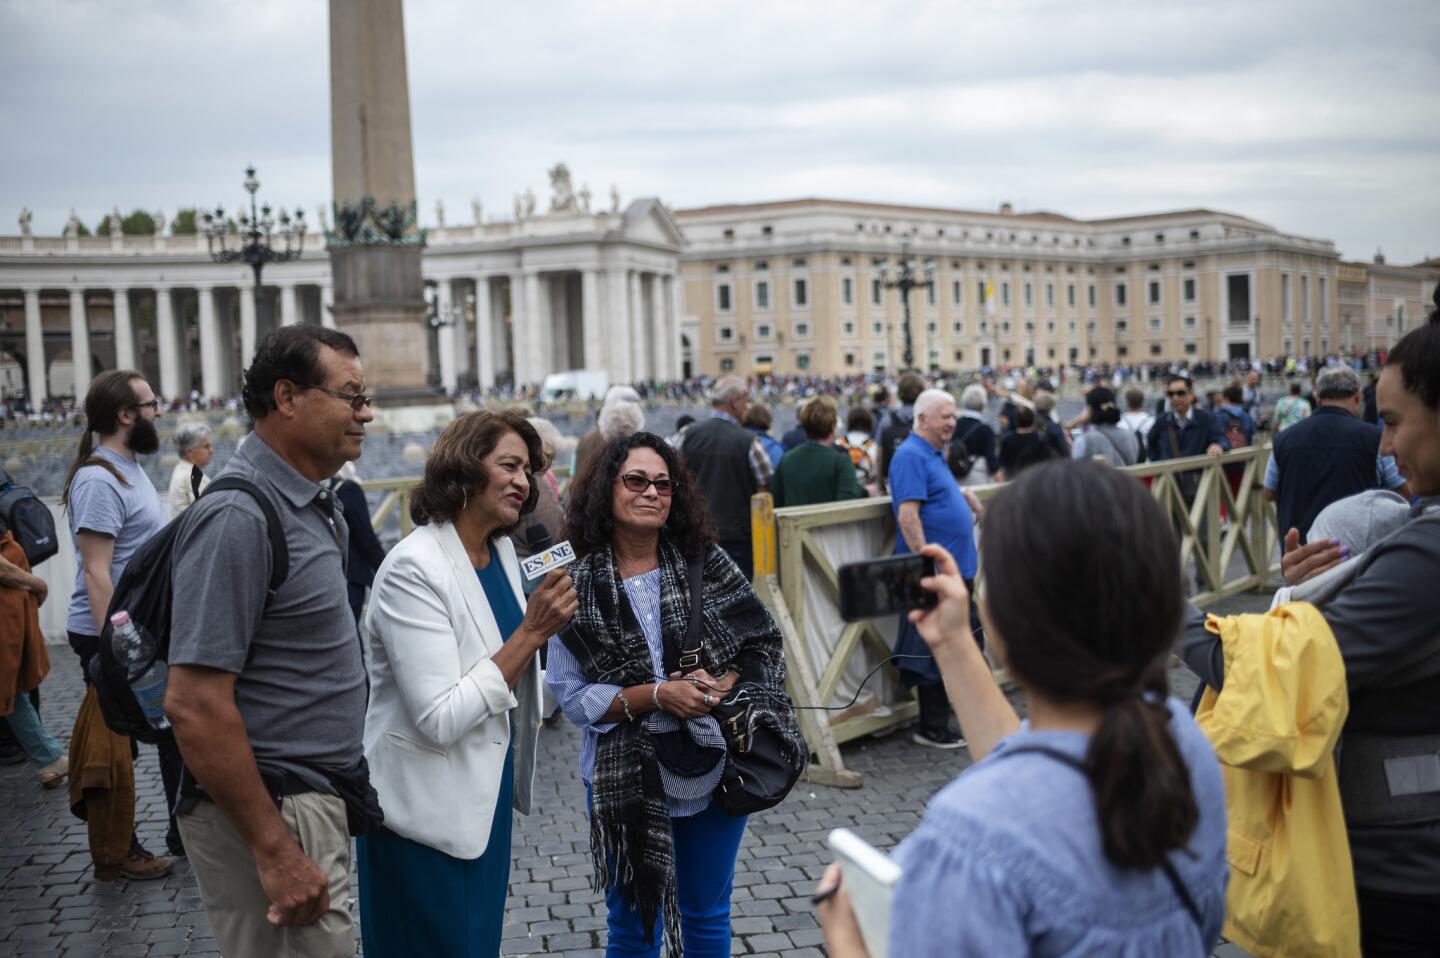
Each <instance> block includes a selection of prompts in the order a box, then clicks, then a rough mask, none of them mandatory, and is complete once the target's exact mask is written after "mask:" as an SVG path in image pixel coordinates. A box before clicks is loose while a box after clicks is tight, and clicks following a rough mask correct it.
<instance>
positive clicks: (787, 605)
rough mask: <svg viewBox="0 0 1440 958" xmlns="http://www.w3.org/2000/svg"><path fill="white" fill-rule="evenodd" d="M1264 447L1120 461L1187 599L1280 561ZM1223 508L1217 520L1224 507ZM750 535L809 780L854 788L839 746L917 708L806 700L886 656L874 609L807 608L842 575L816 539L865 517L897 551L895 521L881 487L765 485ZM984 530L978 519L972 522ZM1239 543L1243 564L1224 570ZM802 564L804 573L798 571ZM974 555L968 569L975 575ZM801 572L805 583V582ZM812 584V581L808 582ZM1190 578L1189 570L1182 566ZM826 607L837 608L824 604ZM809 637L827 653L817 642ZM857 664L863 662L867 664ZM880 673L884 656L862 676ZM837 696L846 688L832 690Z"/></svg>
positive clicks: (835, 589) (1230, 591)
mask: <svg viewBox="0 0 1440 958" xmlns="http://www.w3.org/2000/svg"><path fill="white" fill-rule="evenodd" d="M1269 454H1270V447H1269V446H1268V445H1266V446H1250V447H1247V448H1244V449H1239V450H1236V451H1234V452H1230V453H1226V454H1225V455H1224V456H1221V457H1218V458H1217V457H1211V456H1196V457H1193V458H1188V459H1176V460H1171V461H1167V462H1160V463H1145V464H1142V465H1138V466H1130V467H1127V468H1126V469H1124V470H1123V471H1124V472H1127V473H1129V474H1131V475H1133V476H1135V477H1136V478H1137V480H1139V479H1142V478H1149V479H1150V491H1151V494H1152V495H1153V496H1154V497H1155V499H1156V500H1157V501H1158V502H1159V503H1160V504H1161V506H1162V508H1164V510H1165V512H1166V514H1167V515H1168V516H1169V517H1170V518H1171V521H1172V522H1173V523H1174V525H1175V529H1176V532H1177V534H1178V536H1179V539H1180V542H1179V548H1180V559H1181V567H1182V570H1185V569H1187V567H1188V565H1189V564H1190V563H1193V564H1194V565H1195V567H1196V569H1197V572H1198V576H1199V578H1200V580H1201V581H1202V582H1203V583H1204V587H1203V588H1202V589H1201V591H1200V592H1198V593H1197V594H1194V595H1192V596H1191V601H1193V602H1195V603H1196V604H1198V605H1202V606H1203V605H1206V604H1208V603H1211V602H1214V601H1215V600H1217V599H1220V598H1223V597H1225V596H1230V595H1235V594H1237V593H1239V592H1244V591H1246V590H1250V589H1257V588H1264V587H1265V586H1266V585H1267V584H1268V583H1269V582H1270V580H1271V578H1272V576H1274V575H1275V574H1277V573H1278V572H1279V570H1280V564H1279V551H1278V546H1279V543H1278V537H1277V534H1276V529H1275V510H1274V507H1273V505H1272V504H1271V503H1270V502H1269V501H1268V500H1267V499H1265V497H1264V496H1263V495H1262V494H1261V491H1260V486H1261V483H1262V480H1263V478H1264V475H1265V465H1266V463H1267V462H1268V460H1269ZM1227 465H1228V466H1232V467H1235V466H1238V467H1243V470H1244V473H1243V477H1242V480H1241V482H1240V487H1239V494H1238V495H1233V494H1232V493H1231V491H1230V484H1229V482H1228V481H1227V480H1226V476H1225V466H1227ZM1186 472H1198V473H1199V482H1198V485H1197V486H1196V491H1195V497H1194V499H1193V500H1192V502H1191V503H1190V504H1188V505H1187V504H1186V502H1185V500H1184V497H1183V495H1182V493H1181V489H1180V480H1179V479H1178V478H1177V477H1178V476H1179V475H1180V474H1182V473H1186ZM1002 488H1003V486H1001V485H995V484H992V485H987V486H977V487H973V488H972V489H971V490H970V491H972V492H973V493H975V495H976V497H977V498H979V499H980V501H981V502H982V503H983V502H985V501H987V500H989V499H991V498H993V497H994V496H995V495H996V494H997V493H998V492H999V491H1000V490H1001V489H1002ZM1222 505H1223V506H1224V511H1225V513H1226V517H1227V523H1226V525H1225V526H1224V527H1223V528H1222V524H1221V511H1222V510H1221V507H1222ZM751 518H752V529H753V536H754V543H755V590H756V592H757V594H759V596H760V598H761V600H762V601H764V602H765V604H766V605H767V606H768V607H769V608H770V610H771V612H772V613H773V614H774V616H775V619H776V621H777V623H779V626H780V629H781V632H782V633H783V636H784V642H785V656H786V663H787V665H788V667H789V679H788V690H789V693H790V697H791V698H792V699H793V700H794V702H795V704H796V705H800V706H806V707H807V708H803V709H801V710H799V711H798V713H797V714H798V716H799V719H800V728H801V731H802V732H803V733H804V735H805V740H806V742H807V743H808V744H809V746H810V749H811V751H812V753H813V755H814V760H813V762H812V763H811V765H810V766H809V768H808V769H807V770H806V775H807V777H808V778H810V779H811V780H812V781H816V782H820V783H821V784H826V785H838V786H841V787H844V788H858V787H859V786H860V785H862V784H863V778H862V776H861V775H860V774H859V773H857V772H855V771H853V770H851V769H847V768H846V767H845V763H844V760H843V757H842V756H841V754H840V749H839V746H840V745H841V744H842V743H844V742H847V741H851V740H852V739H855V738H859V737H860V736H863V735H868V734H871V733H875V732H884V731H886V730H893V729H895V728H896V727H897V726H899V725H902V724H904V723H906V722H909V721H910V720H912V719H914V718H915V717H916V713H917V705H916V703H915V701H914V699H913V697H910V696H908V695H906V696H904V697H903V698H897V700H895V701H893V702H891V703H888V704H883V707H881V708H878V709H875V710H872V711H870V712H868V713H854V714H852V713H849V712H841V713H839V714H838V715H836V718H835V719H834V720H828V719H827V718H826V716H828V715H832V714H835V713H829V712H823V711H814V710H813V709H814V707H816V706H823V707H828V708H837V707H838V706H841V705H844V704H846V703H845V701H838V702H837V692H838V691H839V689H840V687H841V684H842V681H843V679H844V677H845V676H846V674H847V672H849V673H850V674H852V675H853V674H855V669H854V666H855V664H856V662H857V660H860V662H861V665H862V666H866V665H868V663H869V662H872V661H873V662H878V661H880V660H882V659H884V658H886V657H888V656H889V655H890V654H891V653H892V651H893V647H892V644H891V643H892V641H893V639H891V638H889V637H887V635H886V634H884V632H882V629H881V626H880V624H878V623H877V622H874V621H865V622H856V623H841V624H839V625H838V626H836V625H833V624H832V625H830V626H829V627H828V628H827V627H826V626H824V625H821V624H819V623H816V622H813V621H810V619H812V618H814V619H818V618H826V619H835V618H838V611H836V610H838V605H839V596H840V589H839V579H838V576H837V573H836V566H837V562H836V561H835V558H834V556H833V555H832V554H831V551H830V550H829V549H827V547H826V545H825V544H824V542H822V539H823V538H824V535H823V533H824V531H825V530H835V529H850V530H852V531H853V530H857V529H860V528H862V527H869V528H868V533H869V535H870V537H871V541H872V542H876V543H878V544H879V548H878V549H877V550H876V551H875V555H877V556H881V555H889V554H890V553H891V552H893V551H894V544H895V523H894V518H893V514H892V511H891V505H890V499H889V497H875V498H870V499H859V500H851V501H848V502H837V503H827V504H825V505H816V506H801V507H797V508H789V509H774V508H773V504H772V502H771V499H770V496H769V494H768V493H761V494H760V495H757V496H755V497H754V499H753V500H752V503H751ZM981 530H982V531H981V535H982V537H983V526H982V527H981ZM1237 550H1239V554H1240V556H1241V557H1242V558H1243V559H1244V562H1243V567H1242V568H1241V569H1239V570H1237V572H1236V574H1233V575H1232V574H1231V566H1232V565H1233V564H1234V562H1233V560H1234V558H1235V556H1236V553H1237ZM807 573H808V575H807ZM984 574H985V570H984V566H983V563H982V565H981V569H980V571H979V573H978V574H977V576H976V583H977V586H978V585H979V584H980V583H981V582H983V578H984ZM807 578H808V579H809V582H810V584H811V586H812V588H811V590H810V591H809V592H807V589H806V583H807ZM817 581H818V582H819V583H820V585H821V589H820V593H819V594H818V595H817V594H815V593H814V589H813V586H814V584H815V583H816V582H817ZM1187 581H1189V579H1188V577H1187ZM807 599H808V600H809V602H810V603H811V604H812V606H813V604H814V603H816V602H819V603H822V604H823V605H824V606H825V611H826V613H827V614H826V615H825V616H810V617H807V609H806V605H807ZM829 613H834V614H833V615H831V614H829ZM817 646H818V647H819V648H821V649H824V650H826V652H825V655H824V657H823V658H822V657H820V656H817V655H816V654H814V652H815V649H816V648H817ZM864 671H869V669H868V668H865V669H864ZM887 672H888V673H889V674H890V677H891V679H892V680H893V678H894V675H895V672H894V666H893V664H892V665H887V666H885V669H884V670H883V671H882V673H881V674H880V675H877V676H876V678H875V679H872V680H871V682H872V683H874V682H875V681H877V680H879V679H880V678H881V676H882V675H884V674H885V673H887ZM840 698H843V697H840Z"/></svg>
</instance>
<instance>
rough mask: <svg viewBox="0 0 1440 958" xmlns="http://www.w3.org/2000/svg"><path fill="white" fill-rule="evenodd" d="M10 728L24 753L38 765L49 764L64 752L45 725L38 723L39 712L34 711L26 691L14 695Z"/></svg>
mask: <svg viewBox="0 0 1440 958" xmlns="http://www.w3.org/2000/svg"><path fill="white" fill-rule="evenodd" d="M10 730H11V731H13V732H14V733H15V740H16V741H18V742H19V743H20V747H21V748H23V749H24V750H25V754H26V755H28V756H30V761H32V762H34V763H35V764H36V765H38V766H41V767H44V766H46V765H49V764H50V763H51V762H53V761H55V760H56V759H58V758H59V757H60V756H61V755H64V754H65V750H64V749H62V748H61V747H60V743H59V742H57V741H55V738H54V736H52V735H51V734H50V733H49V732H47V731H45V726H44V725H42V724H41V723H40V714H39V713H38V712H36V711H35V706H34V705H33V704H31V702H30V696H29V695H28V694H26V693H23V692H22V693H21V694H19V695H17V696H15V711H14V712H12V713H10Z"/></svg>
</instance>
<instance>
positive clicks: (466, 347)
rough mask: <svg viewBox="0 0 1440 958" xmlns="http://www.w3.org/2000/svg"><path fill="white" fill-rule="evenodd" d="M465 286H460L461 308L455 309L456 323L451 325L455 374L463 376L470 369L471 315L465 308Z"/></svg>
mask: <svg viewBox="0 0 1440 958" xmlns="http://www.w3.org/2000/svg"><path fill="white" fill-rule="evenodd" d="M464 305H465V287H464V285H461V287H460V306H461V308H460V309H457V310H456V311H455V314H456V319H455V325H454V326H451V327H450V336H451V339H452V340H453V341H454V343H455V352H454V355H455V375H456V376H457V377H459V376H463V375H465V374H466V373H468V372H469V371H470V316H469V315H468V313H467V312H466V310H465V309H464Z"/></svg>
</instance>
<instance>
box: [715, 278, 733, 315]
mask: <svg viewBox="0 0 1440 958" xmlns="http://www.w3.org/2000/svg"><path fill="white" fill-rule="evenodd" d="M731 308H732V305H731V299H730V284H729V283H716V284H715V309H716V310H717V311H718V312H721V313H728V312H730V310H731Z"/></svg>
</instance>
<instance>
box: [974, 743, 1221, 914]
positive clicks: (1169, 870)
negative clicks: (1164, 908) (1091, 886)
mask: <svg viewBox="0 0 1440 958" xmlns="http://www.w3.org/2000/svg"><path fill="white" fill-rule="evenodd" d="M1024 752H1034V753H1035V754H1037V755H1044V756H1045V757H1046V758H1051V759H1054V760H1055V761H1057V762H1059V763H1061V764H1062V765H1068V766H1070V767H1071V768H1073V769H1074V770H1075V771H1077V772H1079V773H1081V774H1082V775H1085V776H1086V777H1087V778H1088V777H1089V774H1090V773H1089V769H1088V768H1087V767H1086V765H1085V763H1084V762H1082V761H1080V759H1078V758H1076V757H1075V756H1073V755H1069V754H1067V753H1065V752H1062V751H1060V750H1059V749H1058V748H1051V747H1049V746H1048V745H1017V746H1015V747H1014V748H1011V749H1006V750H1005V751H1004V752H1003V753H1001V755H1000V758H1005V757H1007V756H1010V755H1020V754H1022V753H1024ZM1160 869H1161V870H1162V871H1163V872H1164V873H1165V878H1166V879H1167V880H1168V881H1169V882H1170V887H1171V888H1172V889H1174V891H1175V897H1176V898H1179V899H1180V904H1182V905H1184V906H1185V910H1186V911H1187V912H1189V913H1190V920H1191V921H1193V922H1194V923H1195V927H1196V928H1197V929H1199V931H1200V937H1201V938H1204V937H1205V922H1204V919H1202V918H1201V917H1200V908H1199V906H1198V905H1196V904H1195V899H1194V898H1192V897H1190V889H1188V888H1186V887H1185V882H1183V881H1182V880H1181V879H1180V873H1179V872H1177V871H1176V870H1175V866H1174V865H1173V864H1172V863H1171V861H1170V857H1169V856H1168V855H1167V856H1165V857H1163V858H1161V859H1160Z"/></svg>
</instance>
